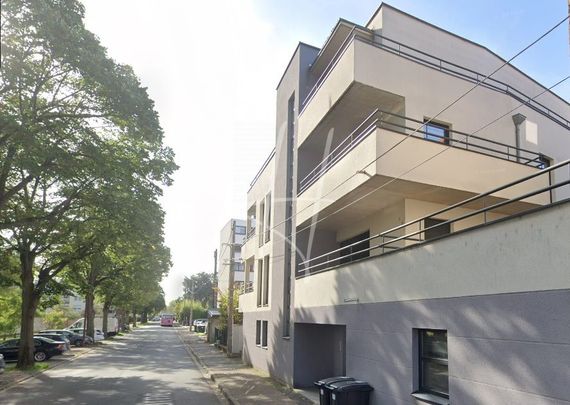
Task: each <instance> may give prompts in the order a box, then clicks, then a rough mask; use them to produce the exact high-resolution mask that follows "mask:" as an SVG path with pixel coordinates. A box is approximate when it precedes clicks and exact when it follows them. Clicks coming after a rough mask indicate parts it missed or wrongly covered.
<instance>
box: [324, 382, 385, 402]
mask: <svg viewBox="0 0 570 405" xmlns="http://www.w3.org/2000/svg"><path fill="white" fill-rule="evenodd" d="M329 387H330V390H331V403H330V405H368V403H369V402H370V392H371V391H372V390H373V389H374V388H372V387H371V386H370V384H368V383H367V382H366V381H357V380H353V381H339V382H335V383H331V384H329Z"/></svg>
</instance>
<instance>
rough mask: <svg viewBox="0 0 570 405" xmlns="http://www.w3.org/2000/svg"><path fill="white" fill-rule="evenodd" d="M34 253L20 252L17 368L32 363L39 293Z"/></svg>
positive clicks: (29, 365)
mask: <svg viewBox="0 0 570 405" xmlns="http://www.w3.org/2000/svg"><path fill="white" fill-rule="evenodd" d="M34 260H35V257H34V254H33V253H30V252H29V250H28V251H26V252H22V253H20V269H21V274H20V279H21V281H22V318H21V326H20V347H19V348H18V364H17V367H18V368H19V369H24V368H28V367H32V366H33V365H34V317H35V315H36V309H37V307H38V303H39V295H38V294H37V293H36V291H35V286H34V271H33V269H34Z"/></svg>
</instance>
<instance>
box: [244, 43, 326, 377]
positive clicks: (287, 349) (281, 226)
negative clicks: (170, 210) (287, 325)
mask: <svg viewBox="0 0 570 405" xmlns="http://www.w3.org/2000/svg"><path fill="white" fill-rule="evenodd" d="M317 51H318V49H316V48H313V47H310V46H307V45H304V44H299V47H298V48H297V50H296V51H295V54H294V55H293V57H292V59H291V61H290V63H289V66H288V67H287V69H286V71H285V74H284V76H283V78H282V79H281V81H280V83H279V86H278V88H277V109H276V112H277V114H276V142H275V144H276V150H275V157H274V161H273V171H274V174H273V177H272V181H273V187H272V189H273V191H272V201H273V210H272V211H273V219H272V223H273V224H274V225H273V226H274V228H273V231H272V237H271V238H272V241H271V244H270V245H269V248H270V249H271V250H270V252H269V254H270V268H271V271H270V277H271V279H270V292H269V295H270V302H269V310H267V308H264V309H251V308H249V306H248V308H244V346H243V347H244V349H243V358H244V361H246V362H247V363H250V364H252V365H253V366H254V367H256V368H259V369H261V370H264V371H267V372H269V373H270V374H271V375H272V376H273V377H274V378H276V379H278V380H281V381H283V382H286V383H288V384H292V383H293V332H292V333H291V334H290V336H288V337H285V338H284V337H283V326H284V325H283V322H284V314H283V311H284V310H285V309H284V280H285V278H286V275H289V274H290V275H291V278H292V281H291V282H292V284H293V278H294V270H293V269H294V266H293V267H287V268H286V266H285V256H286V250H287V249H289V251H292V246H294V241H293V242H291V241H289V240H286V238H285V235H286V229H285V219H286V206H285V202H286V201H287V200H288V199H290V198H291V196H292V194H291V195H288V193H287V190H286V188H287V187H286V181H287V164H288V162H287V156H288V151H289V148H291V147H293V148H294V147H295V144H294V143H291V142H290V139H287V115H288V114H287V112H288V101H289V98H290V97H291V95H292V94H295V111H294V114H295V125H294V128H295V132H296V129H297V119H296V115H297V113H298V110H299V99H303V98H304V97H305V95H306V94H307V92H308V90H309V83H308V67H309V64H310V63H311V62H312V61H313V60H314V58H315V56H316V54H317ZM293 153H295V151H293ZM294 161H296V159H294ZM292 175H293V176H296V168H294V169H293V173H292ZM258 181H259V180H258ZM296 182H297V181H296V178H294V179H293V185H295V184H296ZM292 191H293V193H296V190H292ZM252 201H253V200H251V201H249V200H248V202H249V203H250V204H249V205H248V207H249V206H251V203H252ZM293 229H294V224H293ZM252 239H253V238H252ZM249 243H250V242H249V241H248V242H247V243H246V246H247V252H248V253H247V254H251V252H252V250H250V248H249ZM292 254H293V257H292V260H293V263H294V260H295V257H294V256H295V255H294V252H292ZM256 260H257V257H256ZM292 288H293V286H292ZM250 294H251V293H250ZM250 294H247V295H250ZM291 294H292V296H293V294H294V291H292V292H291ZM250 300H251V299H250V298H249V299H245V300H244V306H245V305H247V304H245V303H246V302H251V301H250ZM240 306H241V301H240ZM289 311H290V314H292V313H293V310H292V305H291V308H290V309H289ZM257 320H268V321H269V325H268V347H267V348H261V347H257V346H256V345H255V322H256V321H257ZM291 329H292V327H291Z"/></svg>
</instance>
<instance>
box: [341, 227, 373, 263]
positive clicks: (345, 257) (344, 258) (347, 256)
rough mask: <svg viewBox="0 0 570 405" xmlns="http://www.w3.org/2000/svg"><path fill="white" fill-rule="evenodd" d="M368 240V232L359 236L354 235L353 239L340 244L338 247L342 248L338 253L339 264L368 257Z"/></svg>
mask: <svg viewBox="0 0 570 405" xmlns="http://www.w3.org/2000/svg"><path fill="white" fill-rule="evenodd" d="M369 238H370V231H366V232H364V233H361V234H360V235H356V236H355V237H353V238H350V239H347V240H344V241H342V242H340V247H341V248H344V249H341V251H340V263H341V264H342V263H350V262H353V261H355V260H358V259H363V258H365V257H368V256H370V251H369V250H368V249H369V248H370V241H369V240H368V239H369ZM357 242H360V243H357ZM353 244H355V245H353ZM350 245H353V246H350ZM353 252H354V253H353Z"/></svg>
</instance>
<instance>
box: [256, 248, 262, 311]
mask: <svg viewBox="0 0 570 405" xmlns="http://www.w3.org/2000/svg"><path fill="white" fill-rule="evenodd" d="M262 297H263V259H259V260H258V261H257V306H258V307H260V306H261V301H262Z"/></svg>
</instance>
